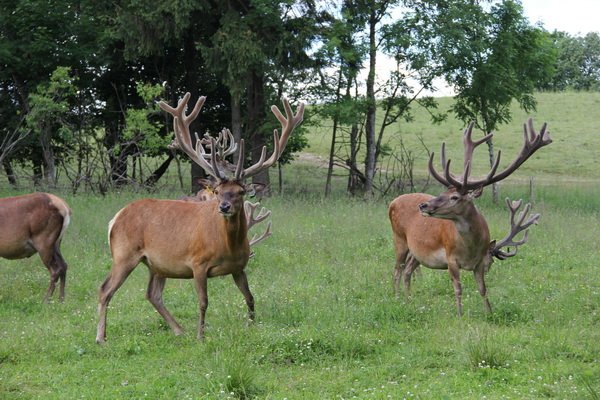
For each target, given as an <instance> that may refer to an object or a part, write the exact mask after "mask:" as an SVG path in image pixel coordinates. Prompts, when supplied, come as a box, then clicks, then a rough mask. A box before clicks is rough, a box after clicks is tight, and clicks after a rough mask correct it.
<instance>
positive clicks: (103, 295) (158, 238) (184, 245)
mask: <svg viewBox="0 0 600 400" xmlns="http://www.w3.org/2000/svg"><path fill="white" fill-rule="evenodd" d="M189 99H190V93H186V94H185V95H184V97H183V98H182V99H181V100H179V102H178V104H177V106H176V107H171V106H170V105H168V104H167V103H165V102H160V103H159V105H160V107H161V108H162V109H163V110H164V111H166V112H167V113H169V114H171V115H172V116H173V117H174V118H173V130H174V134H175V143H176V146H177V147H178V148H179V149H181V150H182V151H183V152H184V153H185V154H186V155H187V156H188V157H189V158H190V159H191V160H192V161H193V162H195V163H196V164H198V165H199V166H200V167H202V169H203V170H204V171H205V172H206V173H207V175H209V176H211V177H212V178H213V179H214V182H213V183H212V184H211V190H212V191H213V192H214V193H215V195H216V197H215V198H214V199H212V200H209V201H202V202H186V201H180V200H157V199H141V200H137V201H134V202H132V203H130V204H128V205H126V206H125V207H124V208H123V209H121V210H120V211H118V212H117V214H116V215H115V216H114V218H113V219H112V220H111V221H110V223H109V228H108V239H109V247H110V251H111V256H112V267H111V270H110V272H109V274H108V276H107V278H106V279H105V280H104V282H103V283H102V285H101V286H100V289H99V296H98V297H99V303H98V316H99V321H98V326H97V331H96V342H97V343H100V344H101V343H104V342H105V341H106V312H107V306H108V304H109V302H110V300H111V298H112V297H113V295H114V294H115V292H116V290H117V289H118V288H119V287H120V286H121V285H122V283H123V282H124V281H125V279H126V278H127V277H128V275H129V274H130V273H131V272H132V271H133V269H134V268H136V266H137V265H139V264H140V263H144V264H145V265H146V266H147V268H148V271H149V275H150V277H149V283H148V288H147V291H146V298H147V300H148V301H149V302H150V303H151V304H152V305H153V306H154V308H155V309H156V311H158V313H159V314H160V315H161V316H162V317H163V319H164V320H165V321H166V323H167V324H168V325H169V327H170V328H171V330H172V331H173V333H174V334H175V335H182V334H183V329H182V327H181V326H180V325H179V324H178V323H177V321H176V320H175V319H174V318H173V316H172V315H171V313H170V312H169V311H168V310H167V308H166V307H165V305H164V303H163V298H162V294H163V289H164V287H165V282H166V279H167V278H171V279H193V281H194V283H195V287H196V291H197V295H198V303H199V318H198V325H197V334H196V337H197V339H198V340H203V339H204V330H205V315H206V310H207V308H208V294H207V280H208V278H212V277H216V276H224V275H231V276H232V277H233V280H234V282H235V284H236V285H237V287H238V288H239V290H240V291H241V293H242V294H243V296H244V299H245V301H246V306H247V309H248V315H247V317H248V321H249V322H252V321H254V319H255V311H254V297H253V295H252V293H251V291H250V288H249V285H248V278H247V275H246V272H245V267H246V264H247V263H248V259H249V257H250V245H249V241H248V220H247V217H246V214H245V212H244V196H245V195H246V194H248V193H251V192H252V191H253V190H254V184H246V183H244V180H245V179H247V178H250V177H252V176H254V175H256V174H257V173H259V172H261V171H263V170H265V169H267V168H270V167H271V166H272V165H273V164H274V163H275V162H276V161H277V160H278V159H279V157H280V155H281V153H282V152H283V150H284V149H285V147H286V144H287V141H288V138H289V136H290V134H291V133H292V132H293V130H294V129H295V128H296V126H298V125H299V124H300V123H301V122H302V119H303V115H304V104H303V103H300V105H299V106H298V107H297V109H296V113H295V114H294V113H293V112H292V108H291V106H290V104H289V102H288V100H287V99H283V106H284V109H285V116H284V115H283V114H282V112H281V111H280V110H279V108H278V107H277V106H272V107H271V111H272V112H273V114H274V115H275V117H276V118H277V120H278V121H279V122H280V124H281V128H282V131H281V136H280V135H279V133H278V131H277V129H275V130H274V131H273V141H274V146H273V152H272V154H271V155H270V156H269V158H267V156H266V155H267V149H266V146H265V147H263V149H262V153H261V156H260V158H259V160H258V161H257V162H256V163H254V164H253V165H251V166H249V167H247V168H244V160H245V154H244V153H245V146H244V140H243V139H242V140H240V142H239V157H238V161H237V164H235V170H234V172H233V175H232V176H227V175H226V174H225V171H224V170H223V168H220V167H219V160H218V157H217V156H218V153H219V152H220V151H221V150H223V149H219V148H217V141H216V140H215V139H214V138H211V139H210V143H211V144H210V146H208V148H209V149H210V152H207V150H205V148H204V146H203V145H202V143H201V141H200V140H196V145H195V146H193V145H192V141H191V139H192V137H191V134H190V124H191V123H192V121H194V120H195V119H196V118H197V116H198V114H199V112H200V109H201V108H202V106H203V104H204V102H205V100H206V97H204V96H201V97H199V98H198V100H197V102H196V104H195V106H194V107H193V109H192V110H191V111H190V112H189V114H186V112H185V111H186V107H187V103H188V101H189Z"/></svg>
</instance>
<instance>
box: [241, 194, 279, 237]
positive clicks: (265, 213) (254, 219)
mask: <svg viewBox="0 0 600 400" xmlns="http://www.w3.org/2000/svg"><path fill="white" fill-rule="evenodd" d="M259 205H260V203H251V202H249V201H246V202H245V203H244V212H245V214H246V221H247V223H248V230H250V228H252V227H253V226H254V225H256V224H258V223H261V222H262V221H264V220H265V219H267V218H268V217H269V216H270V215H271V211H270V210H267V209H266V208H264V207H262V208H261V209H260V212H259V213H258V215H257V216H254V213H255V211H256V209H257V208H258V206H259ZM272 233H273V232H271V221H269V223H268V224H267V229H265V231H264V232H263V233H262V234H261V235H258V234H254V235H253V236H252V239H250V241H249V244H250V246H253V245H255V244H257V243H259V242H262V241H263V240H265V239H266V238H268V237H269V236H271V235H272Z"/></svg>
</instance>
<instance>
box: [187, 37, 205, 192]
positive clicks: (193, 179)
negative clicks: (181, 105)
mask: <svg viewBox="0 0 600 400" xmlns="http://www.w3.org/2000/svg"><path fill="white" fill-rule="evenodd" d="M183 49H184V54H183V63H184V66H185V77H184V81H185V87H186V90H187V91H188V92H190V93H191V94H192V98H191V99H190V103H189V104H196V100H197V96H200V93H199V86H198V82H199V79H198V72H197V71H198V70H199V66H198V62H197V59H198V51H197V50H196V42H195V40H194V29H193V27H190V28H189V29H188V31H187V32H186V34H185V35H184V38H183ZM192 132H202V129H201V123H200V121H199V120H195V121H192V123H191V125H190V134H191V135H192V146H196V136H195V135H193V134H192ZM200 178H206V172H204V170H203V169H202V167H200V166H199V165H198V164H196V163H195V162H192V166H191V168H190V184H191V187H192V193H194V194H195V193H198V191H199V190H202V189H203V187H202V185H200V183H198V179H200Z"/></svg>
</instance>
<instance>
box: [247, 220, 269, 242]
mask: <svg viewBox="0 0 600 400" xmlns="http://www.w3.org/2000/svg"><path fill="white" fill-rule="evenodd" d="M272 234H273V232H271V221H269V223H268V224H267V229H266V230H265V231H264V232H263V233H262V235H260V236H257V235H256V234H255V235H253V236H252V239H250V241H249V242H248V244H249V245H250V246H254V245H255V244H258V243H259V242H262V241H263V240H265V239H266V238H268V237H269V236H271V235H272Z"/></svg>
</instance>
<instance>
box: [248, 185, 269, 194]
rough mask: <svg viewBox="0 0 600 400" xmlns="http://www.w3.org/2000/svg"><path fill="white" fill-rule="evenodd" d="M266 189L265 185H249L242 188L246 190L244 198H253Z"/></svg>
mask: <svg viewBox="0 0 600 400" xmlns="http://www.w3.org/2000/svg"><path fill="white" fill-rule="evenodd" d="M266 187H267V185H265V184H264V183H249V184H247V185H245V186H244V189H245V190H246V196H249V197H254V196H256V194H257V193H260V192H262V191H263V190H265V188H266Z"/></svg>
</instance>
